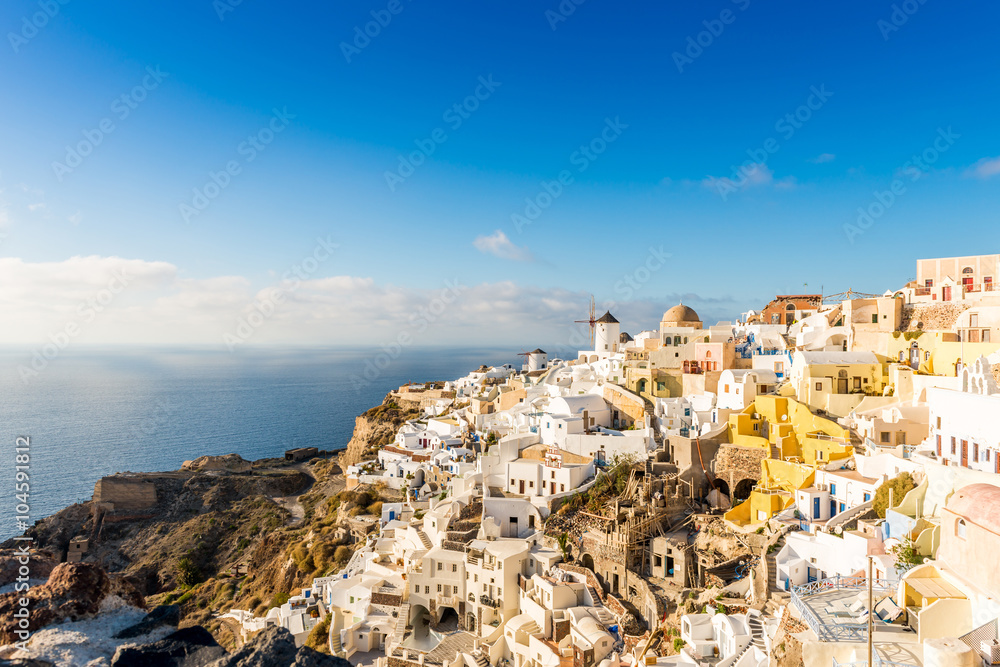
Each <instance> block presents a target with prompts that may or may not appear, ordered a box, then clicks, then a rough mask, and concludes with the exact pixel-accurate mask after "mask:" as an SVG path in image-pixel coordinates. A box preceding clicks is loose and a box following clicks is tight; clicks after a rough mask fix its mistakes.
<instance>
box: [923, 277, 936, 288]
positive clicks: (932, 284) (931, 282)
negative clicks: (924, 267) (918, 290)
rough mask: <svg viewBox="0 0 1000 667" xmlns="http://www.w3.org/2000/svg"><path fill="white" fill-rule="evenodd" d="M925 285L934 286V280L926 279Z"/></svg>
mask: <svg viewBox="0 0 1000 667" xmlns="http://www.w3.org/2000/svg"><path fill="white" fill-rule="evenodd" d="M924 287H934V281H933V280H931V279H930V278H928V279H927V280H925V281H924Z"/></svg>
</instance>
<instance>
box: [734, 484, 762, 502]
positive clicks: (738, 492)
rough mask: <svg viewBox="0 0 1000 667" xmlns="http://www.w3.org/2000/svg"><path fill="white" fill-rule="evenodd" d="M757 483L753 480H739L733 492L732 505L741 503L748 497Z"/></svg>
mask: <svg viewBox="0 0 1000 667" xmlns="http://www.w3.org/2000/svg"><path fill="white" fill-rule="evenodd" d="M756 483H757V480H755V479H741V480H740V481H739V482H738V483H737V484H736V488H735V489H734V490H733V504H734V505H735V504H736V503H741V502H743V501H744V500H746V499H747V498H749V497H750V492H751V491H753V487H754V485H755V484H756Z"/></svg>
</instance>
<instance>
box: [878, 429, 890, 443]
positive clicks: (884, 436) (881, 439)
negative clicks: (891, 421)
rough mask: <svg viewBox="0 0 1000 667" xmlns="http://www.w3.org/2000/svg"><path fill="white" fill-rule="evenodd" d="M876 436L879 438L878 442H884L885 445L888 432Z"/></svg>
mask: <svg viewBox="0 0 1000 667" xmlns="http://www.w3.org/2000/svg"><path fill="white" fill-rule="evenodd" d="M878 436H879V440H880V441H881V442H885V443H888V442H889V432H888V431H882V432H881V433H879V434H878Z"/></svg>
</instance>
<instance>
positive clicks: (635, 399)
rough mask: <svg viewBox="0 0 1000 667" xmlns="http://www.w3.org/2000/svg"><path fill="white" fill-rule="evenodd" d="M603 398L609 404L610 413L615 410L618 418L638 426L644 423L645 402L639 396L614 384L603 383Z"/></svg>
mask: <svg viewBox="0 0 1000 667" xmlns="http://www.w3.org/2000/svg"><path fill="white" fill-rule="evenodd" d="M604 400H605V401H607V402H608V403H610V404H611V409H612V413H613V412H614V411H615V410H617V411H618V412H619V417H618V418H619V419H626V420H627V421H629V422H631V423H635V425H636V427H637V428H638V427H639V425H640V424H639V422H641V423H642V425H646V404H645V402H644V401H643V400H642V398H640V397H639V396H636V395H635V394H633V393H632V392H630V391H628V390H626V389H623V388H622V387H619V386H618V385H615V384H605V385H604Z"/></svg>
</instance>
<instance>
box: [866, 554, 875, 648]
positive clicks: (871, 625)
mask: <svg viewBox="0 0 1000 667" xmlns="http://www.w3.org/2000/svg"><path fill="white" fill-rule="evenodd" d="M872 560H873V559H872V556H871V554H869V555H868V667H873V666H874V664H875V663H874V658H875V655H874V650H875V649H874V643H873V635H874V634H875V606H874V604H873V602H874V600H873V599H872V598H873V597H874V591H873V588H872V584H873V582H872Z"/></svg>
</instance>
